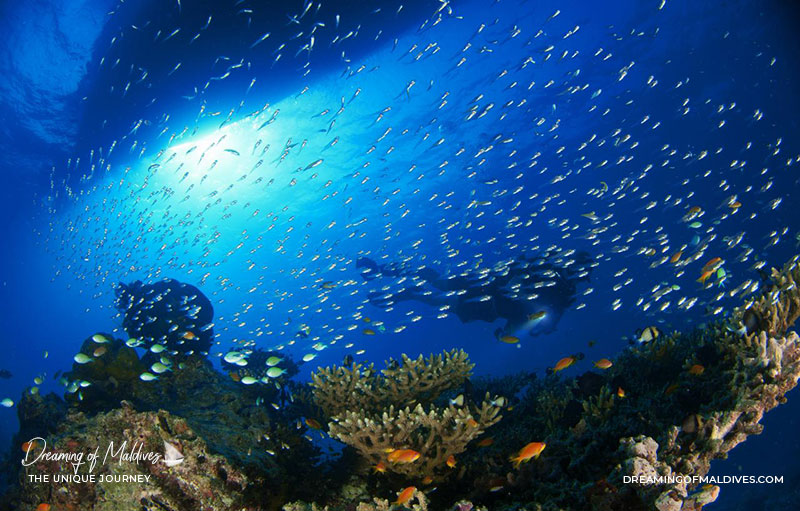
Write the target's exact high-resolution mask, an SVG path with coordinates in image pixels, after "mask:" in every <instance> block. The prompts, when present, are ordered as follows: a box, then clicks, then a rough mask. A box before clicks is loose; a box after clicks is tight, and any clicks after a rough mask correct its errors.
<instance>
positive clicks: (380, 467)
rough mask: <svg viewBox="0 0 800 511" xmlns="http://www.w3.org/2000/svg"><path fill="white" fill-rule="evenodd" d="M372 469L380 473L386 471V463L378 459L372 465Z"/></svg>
mask: <svg viewBox="0 0 800 511" xmlns="http://www.w3.org/2000/svg"><path fill="white" fill-rule="evenodd" d="M372 470H374V471H375V473H378V472H380V473H381V474H383V473H384V472H386V465H385V464H384V463H383V462H382V461H379V462H378V464H377V465H375V466H374V467H372Z"/></svg>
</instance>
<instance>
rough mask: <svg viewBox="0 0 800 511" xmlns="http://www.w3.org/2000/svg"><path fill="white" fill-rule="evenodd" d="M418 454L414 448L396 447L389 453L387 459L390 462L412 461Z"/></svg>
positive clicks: (415, 459) (416, 458)
mask: <svg viewBox="0 0 800 511" xmlns="http://www.w3.org/2000/svg"><path fill="white" fill-rule="evenodd" d="M419 457H420V454H419V453H418V452H417V451H415V450H414V449H397V450H395V451H392V452H390V453H389V456H388V460H389V461H390V462H392V463H414V462H415V461H417V460H418V459H419Z"/></svg>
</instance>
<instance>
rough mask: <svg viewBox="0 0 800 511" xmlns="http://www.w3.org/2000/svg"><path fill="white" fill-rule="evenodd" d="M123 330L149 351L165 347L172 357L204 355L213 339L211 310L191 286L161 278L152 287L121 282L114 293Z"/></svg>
mask: <svg viewBox="0 0 800 511" xmlns="http://www.w3.org/2000/svg"><path fill="white" fill-rule="evenodd" d="M114 291H115V294H116V297H117V299H116V307H117V309H118V310H119V311H120V312H121V313H122V314H123V320H122V327H123V328H124V329H125V331H126V332H127V333H128V335H129V336H130V337H132V338H135V339H137V340H138V341H140V342H141V343H142V344H143V345H144V346H146V347H148V348H150V347H151V346H153V345H154V344H162V345H164V346H167V347H168V348H169V349H170V351H171V352H172V353H174V355H177V356H182V357H183V356H191V355H200V356H206V355H207V354H208V350H209V348H210V347H211V344H212V342H213V339H214V329H213V326H214V324H213V323H212V321H213V319H214V307H213V306H212V305H211V302H210V301H209V299H208V298H206V296H205V295H204V294H203V293H202V292H201V291H200V290H199V289H197V288H196V287H194V286H193V285H191V284H186V283H183V282H178V281H177V280H174V279H164V280H161V281H158V282H154V283H152V284H144V283H142V282H141V281H139V280H137V281H134V282H131V283H129V284H124V283H122V282H120V283H119V284H118V285H117V287H116V289H115V290H114Z"/></svg>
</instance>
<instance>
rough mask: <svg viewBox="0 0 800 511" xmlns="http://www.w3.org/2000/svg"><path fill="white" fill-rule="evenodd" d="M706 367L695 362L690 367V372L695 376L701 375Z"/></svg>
mask: <svg viewBox="0 0 800 511" xmlns="http://www.w3.org/2000/svg"><path fill="white" fill-rule="evenodd" d="M705 370H706V368H705V367H703V366H701V365H700V364H694V365H693V366H692V367H690V368H689V374H693V375H695V376H699V375H701V374H703V371H705Z"/></svg>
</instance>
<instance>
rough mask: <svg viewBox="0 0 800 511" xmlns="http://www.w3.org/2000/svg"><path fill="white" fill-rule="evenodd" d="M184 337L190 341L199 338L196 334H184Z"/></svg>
mask: <svg viewBox="0 0 800 511" xmlns="http://www.w3.org/2000/svg"><path fill="white" fill-rule="evenodd" d="M182 337H183V338H184V339H186V340H188V341H191V340H193V339H197V336H196V335H194V332H184V333H183V336H182Z"/></svg>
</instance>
